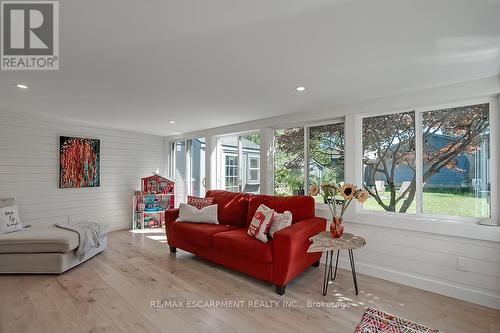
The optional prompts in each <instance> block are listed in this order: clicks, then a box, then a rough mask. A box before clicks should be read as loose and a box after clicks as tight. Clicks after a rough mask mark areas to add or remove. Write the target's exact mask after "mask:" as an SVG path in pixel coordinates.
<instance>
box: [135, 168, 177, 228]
mask: <svg viewBox="0 0 500 333" xmlns="http://www.w3.org/2000/svg"><path fill="white" fill-rule="evenodd" d="M172 208H174V182H173V181H172V180H170V179H168V178H165V177H162V176H160V175H158V174H153V175H152V176H148V177H144V178H142V179H141V190H140V191H135V192H134V202H133V223H132V228H133V229H151V228H163V227H165V211H166V210H168V209H172Z"/></svg>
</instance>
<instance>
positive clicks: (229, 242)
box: [212, 228, 273, 262]
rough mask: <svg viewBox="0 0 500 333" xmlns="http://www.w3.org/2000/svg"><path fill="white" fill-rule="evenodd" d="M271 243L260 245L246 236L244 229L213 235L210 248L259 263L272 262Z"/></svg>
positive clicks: (260, 243)
mask: <svg viewBox="0 0 500 333" xmlns="http://www.w3.org/2000/svg"><path fill="white" fill-rule="evenodd" d="M272 243H273V242H272V241H269V242H267V243H262V242H260V241H258V240H257V239H255V238H252V237H250V236H249V235H248V234H247V230H246V229H245V228H240V229H237V230H231V231H226V232H220V233H218V234H215V235H214V237H213V240H212V247H213V248H215V249H217V250H220V251H224V252H226V253H231V254H233V255H234V256H235V257H243V258H247V259H250V260H255V261H259V262H273V246H272Z"/></svg>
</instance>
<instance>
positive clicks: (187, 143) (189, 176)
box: [171, 138, 206, 206]
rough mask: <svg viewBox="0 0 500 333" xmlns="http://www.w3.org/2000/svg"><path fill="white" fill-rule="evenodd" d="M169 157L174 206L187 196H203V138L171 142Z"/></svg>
mask: <svg viewBox="0 0 500 333" xmlns="http://www.w3.org/2000/svg"><path fill="white" fill-rule="evenodd" d="M171 156H172V166H171V170H172V172H171V178H173V180H174V181H175V204H176V206H178V205H179V203H180V202H186V200H187V196H188V195H192V196H197V197H203V196H205V181H206V180H205V138H194V139H189V140H179V141H174V142H172V154H171Z"/></svg>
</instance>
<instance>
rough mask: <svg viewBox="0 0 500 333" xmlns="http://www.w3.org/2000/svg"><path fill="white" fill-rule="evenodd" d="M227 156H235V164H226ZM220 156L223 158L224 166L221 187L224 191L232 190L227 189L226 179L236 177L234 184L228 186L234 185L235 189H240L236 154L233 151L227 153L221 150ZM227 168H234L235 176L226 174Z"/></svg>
mask: <svg viewBox="0 0 500 333" xmlns="http://www.w3.org/2000/svg"><path fill="white" fill-rule="evenodd" d="M228 157H235V158H236V161H237V162H236V164H228V163H227V158H228ZM222 158H223V160H224V168H223V170H224V171H223V172H224V175H223V179H224V180H223V184H221V185H222V187H224V190H225V191H230V192H233V191H231V190H228V189H227V187H228V186H227V185H226V184H227V179H228V178H236V185H232V186H229V187H236V188H237V191H236V192H238V191H240V190H241V184H240V168H241V167H240V160H239V157H238V154H235V153H228V152H222ZM227 168H232V169H234V170H236V176H234V175H233V176H231V175H228V174H227V172H226V169H227Z"/></svg>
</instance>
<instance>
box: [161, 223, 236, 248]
mask: <svg viewBox="0 0 500 333" xmlns="http://www.w3.org/2000/svg"><path fill="white" fill-rule="evenodd" d="M169 227H170V231H169V232H170V233H173V234H175V237H177V238H180V239H183V240H185V241H187V242H190V243H191V244H194V245H198V246H201V247H211V246H212V236H213V235H215V234H217V233H219V232H223V231H228V230H233V229H235V228H236V227H235V226H231V225H225V224H208V223H191V222H174V223H172V224H171V225H170V226H169Z"/></svg>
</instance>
